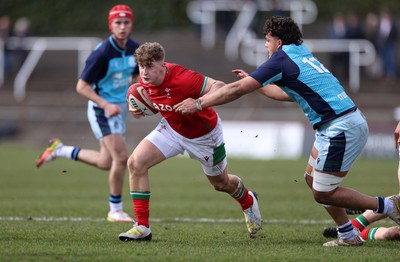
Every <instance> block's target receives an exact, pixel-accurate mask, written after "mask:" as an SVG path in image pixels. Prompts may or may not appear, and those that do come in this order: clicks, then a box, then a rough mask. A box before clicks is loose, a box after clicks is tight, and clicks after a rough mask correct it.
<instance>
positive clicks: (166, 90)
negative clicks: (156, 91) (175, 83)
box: [165, 87, 171, 98]
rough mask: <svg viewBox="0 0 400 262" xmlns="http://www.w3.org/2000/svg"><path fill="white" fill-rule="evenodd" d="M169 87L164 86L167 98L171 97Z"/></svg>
mask: <svg viewBox="0 0 400 262" xmlns="http://www.w3.org/2000/svg"><path fill="white" fill-rule="evenodd" d="M169 91H171V89H170V88H169V87H167V88H165V92H167V98H171V94H170V93H169Z"/></svg>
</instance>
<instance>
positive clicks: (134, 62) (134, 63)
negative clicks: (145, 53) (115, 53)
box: [128, 56, 136, 67]
mask: <svg viewBox="0 0 400 262" xmlns="http://www.w3.org/2000/svg"><path fill="white" fill-rule="evenodd" d="M128 64H129V66H131V67H134V66H136V61H135V57H133V56H131V57H129V59H128Z"/></svg>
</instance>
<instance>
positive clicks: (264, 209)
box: [0, 144, 400, 261]
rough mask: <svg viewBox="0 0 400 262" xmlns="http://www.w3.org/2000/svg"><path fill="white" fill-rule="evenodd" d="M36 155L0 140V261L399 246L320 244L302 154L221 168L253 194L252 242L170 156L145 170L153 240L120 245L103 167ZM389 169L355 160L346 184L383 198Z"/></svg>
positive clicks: (334, 253)
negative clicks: (256, 218)
mask: <svg viewBox="0 0 400 262" xmlns="http://www.w3.org/2000/svg"><path fill="white" fill-rule="evenodd" d="M39 153H40V150H37V149H27V148H22V147H15V146H11V145H7V144H2V145H1V146H0V159H1V172H0V178H1V180H0V181H1V182H0V246H1V249H0V261H127V260H133V261H299V260H300V261H311V260H312V261H321V260H324V261H336V260H342V261H361V260H363V261H393V259H394V257H396V256H397V255H398V254H399V251H398V250H399V245H400V243H399V242H384V241H381V242H379V241H368V242H366V243H365V245H364V246H363V247H358V248H324V247H322V243H324V242H325V241H327V239H325V238H324V237H323V236H322V234H321V232H322V229H323V227H325V226H329V225H331V223H330V222H327V221H330V220H329V216H328V215H327V214H326V213H325V211H324V210H323V209H322V208H321V207H320V206H319V205H317V204H316V203H315V202H314V201H313V199H312V196H311V193H310V191H309V189H308V188H307V187H306V185H305V183H304V182H303V172H304V167H305V163H306V158H304V159H300V160H273V161H259V160H245V159H229V171H230V172H231V173H234V174H237V175H239V176H240V177H241V178H242V179H243V181H244V183H245V185H246V186H247V187H248V188H249V189H251V190H255V191H256V192H257V193H258V195H259V203H260V209H261V213H262V215H263V219H264V224H263V229H262V230H261V231H260V232H259V234H258V236H257V238H255V239H250V238H249V236H248V234H247V231H246V229H245V225H244V219H243V215H242V213H241V211H240V208H239V206H238V204H237V203H236V202H235V201H233V200H232V199H231V198H230V197H229V196H227V195H226V194H223V193H219V192H216V191H214V190H213V188H212V187H211V186H210V185H209V183H208V182H207V179H206V178H205V177H204V175H203V174H202V172H201V167H200V165H199V164H198V163H197V162H195V161H193V160H189V159H186V158H174V159H170V160H168V161H166V162H164V163H162V164H161V165H159V166H157V167H155V168H153V169H151V170H150V176H151V194H152V195H151V205H150V207H151V218H152V223H151V226H152V232H153V240H152V241H151V242H149V243H132V242H130V243H124V242H121V241H119V240H118V234H119V233H121V232H124V231H126V230H128V229H129V228H130V227H131V225H130V224H129V223H110V222H106V221H105V216H106V213H107V211H108V183H107V173H106V172H104V171H99V170H97V169H95V168H93V167H89V166H86V165H83V164H81V163H76V162H74V161H68V160H64V159H59V160H57V161H55V162H54V163H51V164H45V165H44V166H43V167H41V168H40V169H36V168H35V166H34V162H35V159H36V157H37V156H38V154H39ZM396 172H397V161H394V160H373V159H360V160H359V161H357V162H356V164H355V165H354V167H353V169H352V171H351V172H350V174H349V175H348V177H347V178H346V179H345V181H344V185H345V186H350V187H354V188H356V189H357V190H359V191H361V192H364V193H367V194H371V195H382V196H386V195H389V194H393V193H397V192H398V182H397V176H396ZM125 181H126V183H125V190H124V196H123V198H124V200H125V201H124V207H125V210H126V211H127V212H129V213H131V214H132V205H131V201H130V199H129V188H128V183H127V181H128V180H127V178H126V180H125ZM201 218H204V220H201ZM185 219H186V220H185ZM206 219H208V220H206ZM213 220H214V222H213ZM210 221H211V222H210ZM378 225H379V226H393V225H394V223H393V222H391V221H389V220H385V221H383V222H379V223H378Z"/></svg>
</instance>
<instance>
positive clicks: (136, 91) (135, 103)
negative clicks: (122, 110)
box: [126, 83, 158, 116]
mask: <svg viewBox="0 0 400 262" xmlns="http://www.w3.org/2000/svg"><path fill="white" fill-rule="evenodd" d="M126 99H127V100H128V103H129V104H130V105H131V106H132V107H133V108H135V109H137V110H139V111H141V112H143V113H144V114H145V115H147V116H151V115H155V114H157V113H158V110H157V109H156V108H155V107H154V106H153V102H151V100H150V98H149V95H148V94H147V91H146V89H145V88H144V87H143V86H141V85H140V84H139V83H135V84H133V85H131V86H130V87H129V89H128V92H127V94H126Z"/></svg>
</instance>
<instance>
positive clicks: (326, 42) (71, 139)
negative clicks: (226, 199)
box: [0, 0, 400, 159]
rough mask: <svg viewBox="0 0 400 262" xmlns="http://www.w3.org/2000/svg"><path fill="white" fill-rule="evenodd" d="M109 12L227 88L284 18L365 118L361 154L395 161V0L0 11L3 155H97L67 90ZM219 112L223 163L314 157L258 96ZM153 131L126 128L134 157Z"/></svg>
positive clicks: (304, 133) (286, 111)
mask: <svg viewBox="0 0 400 262" xmlns="http://www.w3.org/2000/svg"><path fill="white" fill-rule="evenodd" d="M116 4H127V5H129V6H131V7H132V9H133V12H134V16H135V22H134V32H133V34H132V38H133V39H135V40H137V41H138V42H140V43H143V42H147V41H157V42H160V43H161V44H162V45H163V46H164V47H165V49H166V52H167V61H168V62H173V63H179V64H181V65H183V66H185V67H188V68H191V69H194V70H197V71H199V72H201V73H203V74H205V75H208V76H210V77H213V78H215V79H219V80H222V81H225V82H232V81H234V80H235V77H234V75H233V74H232V73H231V70H232V69H235V68H242V69H244V70H246V71H248V72H251V71H252V70H254V69H255V68H256V67H257V65H260V64H261V63H262V62H263V61H265V60H266V59H268V57H267V52H266V50H265V47H264V40H263V33H262V30H263V25H264V21H265V19H266V18H268V17H270V16H272V15H284V16H291V17H292V18H293V19H295V20H296V22H297V23H298V24H299V26H300V27H301V29H302V31H303V35H304V40H305V43H306V44H307V45H308V46H309V48H310V49H311V50H312V52H313V53H314V55H315V56H316V57H317V58H318V59H319V60H320V61H321V62H322V63H323V64H324V65H325V67H327V68H328V69H329V70H330V71H331V72H332V73H334V74H335V76H336V77H337V78H338V79H339V80H340V81H341V83H342V84H343V86H344V88H345V89H346V92H348V94H349V95H350V96H351V97H352V99H353V100H354V101H355V102H356V104H357V105H358V107H359V108H360V109H361V110H362V111H363V112H364V114H365V115H366V117H367V120H368V122H369V126H370V138H369V141H368V144H367V146H366V148H365V150H364V153H363V155H365V156H371V157H379V158H394V157H396V155H397V154H396V151H395V150H394V144H393V130H394V128H395V126H396V124H397V121H398V120H399V119H400V110H399V109H398V106H400V86H399V83H398V74H399V66H400V62H399V59H398V58H399V52H400V43H399V20H400V17H399V14H400V2H399V1H395V0H381V1H375V0H354V1H345V0H337V1H323V0H286V1H285V0H282V1H279V0H215V1H207V0H203V1H201V0H196V1H191V0H169V1H157V0H146V1H144V0H137V1H97V0H81V1H75V0H63V1H51V0H35V1H27V0H0V37H1V38H0V145H1V144H2V143H12V144H19V145H24V146H29V147H38V148H42V147H45V146H46V144H47V141H48V140H49V139H50V138H51V137H60V138H62V139H63V141H65V142H66V143H67V144H76V145H80V146H82V147H84V146H90V147H95V148H96V147H97V145H98V142H97V141H96V140H95V138H94V137H93V135H92V133H91V130H90V127H89V124H88V122H87V118H86V103H87V101H86V100H85V99H83V98H82V97H81V96H79V95H78V94H77V93H76V92H75V85H76V82H77V79H78V78H79V74H80V72H81V70H82V66H83V63H84V61H85V59H86V57H87V56H88V54H89V53H90V51H91V50H92V49H93V48H94V47H95V46H96V45H97V43H99V42H100V41H101V40H102V39H104V38H106V37H107V36H108V35H109V32H108V29H107V25H108V21H107V17H108V11H109V9H110V8H111V7H112V6H114V5H116ZM216 110H217V111H218V112H219V114H220V115H221V118H222V119H223V122H224V123H225V127H224V128H225V134H226V140H227V146H228V148H227V149H228V152H231V155H238V156H249V157H256V158H265V159H267V158H297V157H300V156H302V155H304V154H306V153H308V151H309V149H310V147H311V142H312V141H313V138H314V137H313V133H314V132H313V130H312V129H311V127H309V124H308V121H307V119H306V117H305V116H304V115H303V113H302V111H301V109H300V108H299V107H298V106H297V105H294V104H292V103H282V102H275V101H272V100H269V99H266V98H264V97H262V96H260V95H259V94H256V93H254V94H250V95H247V96H246V97H242V98H241V99H239V100H237V101H235V102H233V103H230V104H227V105H223V106H218V107H216ZM158 121H159V116H158V115H157V116H154V117H146V118H145V119H141V120H135V119H133V118H130V119H129V120H128V134H127V140H128V142H129V144H130V145H132V148H131V149H130V150H132V149H133V148H134V146H135V145H136V144H137V143H138V141H140V140H141V139H142V138H143V137H144V136H145V135H146V134H147V133H148V132H149V131H150V130H152V129H153V128H154V126H155V124H156V123H157V122H158ZM250 146H251V148H252V149H251V150H246V148H250ZM250 151H251V152H250Z"/></svg>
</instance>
